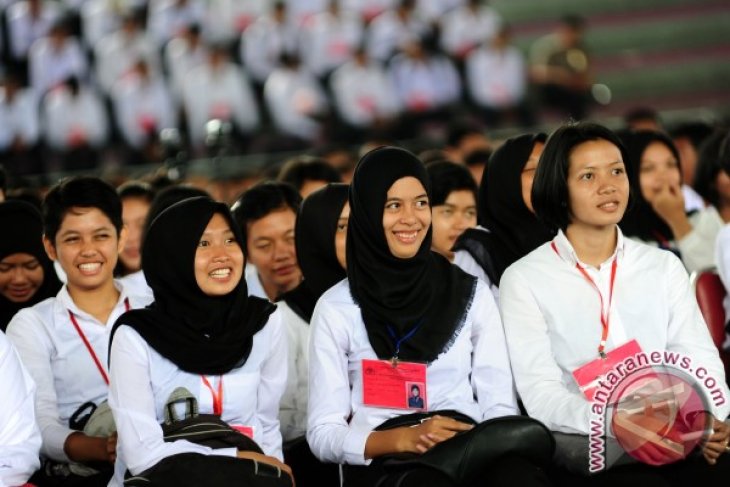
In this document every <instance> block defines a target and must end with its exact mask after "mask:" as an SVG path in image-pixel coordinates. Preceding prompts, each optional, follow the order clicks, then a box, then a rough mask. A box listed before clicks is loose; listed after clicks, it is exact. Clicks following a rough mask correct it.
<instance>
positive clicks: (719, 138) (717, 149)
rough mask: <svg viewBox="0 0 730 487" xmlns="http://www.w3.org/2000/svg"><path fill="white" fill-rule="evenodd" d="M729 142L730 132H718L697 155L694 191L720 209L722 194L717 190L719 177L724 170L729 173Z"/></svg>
mask: <svg viewBox="0 0 730 487" xmlns="http://www.w3.org/2000/svg"><path fill="white" fill-rule="evenodd" d="M729 141H730V132H728V131H727V130H718V131H717V132H715V133H714V134H712V135H711V136H709V137H708V138H707V139H706V140H705V141H704V142H703V143H702V145H700V148H699V151H698V154H697V167H696V169H695V178H694V189H695V191H697V193H698V194H699V195H700V196H702V197H703V198H704V199H705V200H707V202H708V203H710V204H711V205H712V206H714V207H715V208H719V206H720V193H719V192H718V190H717V175H718V174H720V171H723V170H725V171H726V172H727V169H726V168H727V166H726V164H727V162H730V161H727V159H730V157H728V155H727V154H726V152H727V150H728V145H730V144H729ZM723 149H725V150H723ZM723 156H724V158H723ZM723 159H725V161H724V160H723ZM723 163H725V164H723Z"/></svg>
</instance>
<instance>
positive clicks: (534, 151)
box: [454, 133, 552, 296]
mask: <svg viewBox="0 0 730 487" xmlns="http://www.w3.org/2000/svg"><path fill="white" fill-rule="evenodd" d="M546 139H547V136H546V135H545V134H543V133H538V134H523V135H519V136H517V137H512V138H511V139H507V140H506V141H505V142H504V144H502V145H501V146H500V147H499V148H498V149H497V150H495V151H494V154H492V156H491V157H490V158H489V164H488V165H489V170H488V171H484V174H483V175H482V181H481V185H480V187H479V199H478V213H479V224H480V226H481V228H475V229H471V230H466V231H465V232H464V234H463V235H462V236H461V238H459V240H458V241H457V242H456V244H455V247H454V248H455V249H457V250H467V251H468V252H469V253H470V254H471V255H472V257H474V260H476V261H477V262H478V263H479V265H480V266H481V267H482V269H483V270H484V274H485V275H486V277H487V281H486V282H487V283H488V284H491V286H492V289H493V290H494V291H495V296H497V295H498V291H496V289H497V288H498V286H499V281H500V279H501V278H502V274H503V273H504V271H505V269H507V267H509V266H510V265H511V264H512V263H513V262H515V261H516V260H518V259H520V258H522V257H524V256H525V255H527V254H528V253H529V252H531V251H533V250H534V249H535V248H537V247H538V246H540V245H542V244H543V243H545V242H546V241H548V240H550V238H551V237H552V234H551V233H550V232H549V231H548V229H547V228H545V226H544V225H543V224H542V223H541V222H540V221H538V219H537V217H535V212H534V211H533V209H532V204H531V202H530V191H531V190H532V180H533V177H534V176H535V168H537V164H538V161H539V160H540V154H542V150H543V148H544V147H545V140H546ZM485 229H486V230H487V231H485Z"/></svg>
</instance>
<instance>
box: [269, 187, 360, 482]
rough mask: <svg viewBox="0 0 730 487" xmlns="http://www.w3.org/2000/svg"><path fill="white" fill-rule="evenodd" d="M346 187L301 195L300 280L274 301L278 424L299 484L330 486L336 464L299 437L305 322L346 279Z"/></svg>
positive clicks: (303, 416)
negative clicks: (280, 371) (283, 338)
mask: <svg viewBox="0 0 730 487" xmlns="http://www.w3.org/2000/svg"><path fill="white" fill-rule="evenodd" d="M347 190H348V188H347V185H346V184H342V183H331V184H328V185H326V186H324V187H323V188H321V189H319V190H317V191H315V192H314V193H312V194H310V195H309V196H307V197H306V198H305V199H304V201H303V202H302V206H301V207H300V208H299V213H298V214H297V222H296V227H295V241H296V242H295V243H296V250H297V260H298V262H299V266H300V267H301V269H302V275H303V276H304V280H303V281H302V283H301V284H299V286H297V287H296V288H295V289H294V290H293V291H289V292H288V293H286V294H284V295H283V296H282V298H281V300H280V301H279V302H278V303H277V307H278V309H279V310H280V312H281V315H282V320H283V322H284V326H285V327H286V335H287V342H288V351H289V361H288V374H287V375H288V379H287V386H286V391H285V392H284V396H283V397H282V398H281V405H280V409H279V420H280V421H281V432H282V435H283V437H284V441H285V442H286V443H285V445H284V456H285V458H286V460H287V463H288V464H289V465H291V467H292V471H293V472H294V475H295V476H296V478H297V482H298V483H299V484H300V485H315V484H316V485H321V486H325V485H336V484H337V483H338V482H339V470H338V469H337V466H336V465H324V464H321V463H320V462H318V461H317V459H316V458H314V456H313V455H312V452H311V450H310V449H309V446H308V444H307V442H306V439H305V434H306V432H307V399H308V394H309V379H308V373H309V331H310V327H309V324H310V322H311V321H312V313H313V312H314V306H315V305H316V304H317V301H318V300H319V298H320V297H321V296H322V294H324V293H325V291H327V290H328V289H329V288H331V287H332V286H334V285H335V284H337V283H338V282H339V281H341V280H343V279H344V278H345V277H346V274H345V236H346V235H347V220H348V218H349V216H350V205H349V204H348V202H347Z"/></svg>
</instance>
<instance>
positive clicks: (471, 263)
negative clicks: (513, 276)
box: [452, 250, 499, 302]
mask: <svg viewBox="0 0 730 487" xmlns="http://www.w3.org/2000/svg"><path fill="white" fill-rule="evenodd" d="M452 264H454V265H455V266H457V267H459V268H460V269H461V270H462V271H464V272H466V273H467V274H471V275H472V276H474V277H477V278H479V279H481V280H482V281H483V282H484V284H486V285H487V286H488V287H489V290H490V291H492V296H494V300H495V301H496V302H498V301H499V288H498V287H497V286H495V285H494V283H493V282H492V281H491V280H490V279H489V276H487V273H486V272H484V268H483V267H482V266H480V265H479V263H478V262H477V261H476V260H474V257H472V256H471V253H470V252H469V251H468V250H457V251H456V252H454V261H453V262H452Z"/></svg>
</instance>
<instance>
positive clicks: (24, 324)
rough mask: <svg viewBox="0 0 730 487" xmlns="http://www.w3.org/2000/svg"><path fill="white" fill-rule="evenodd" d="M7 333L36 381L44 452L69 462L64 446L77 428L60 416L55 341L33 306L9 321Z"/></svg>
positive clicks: (42, 451) (37, 407)
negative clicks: (55, 382) (53, 368)
mask: <svg viewBox="0 0 730 487" xmlns="http://www.w3.org/2000/svg"><path fill="white" fill-rule="evenodd" d="M7 333H8V338H9V339H10V341H11V342H12V343H13V345H14V346H15V349H16V350H17V351H18V355H20V358H21V360H22V361H23V365H24V366H25V368H26V369H27V370H28V372H29V373H30V376H31V377H32V378H33V381H34V382H35V384H36V399H35V414H36V420H37V421H38V426H39V427H40V431H41V435H42V437H43V445H42V447H41V453H42V454H43V455H45V456H47V457H49V458H51V459H53V460H57V461H60V462H68V461H69V458H68V456H67V455H66V452H64V450H63V446H64V444H65V443H66V438H67V437H68V436H69V435H70V434H71V433H73V432H74V431H73V430H72V429H71V428H69V427H68V426H67V425H65V424H62V423H61V420H60V419H59V418H60V414H59V412H58V398H57V397H56V388H55V386H54V377H53V370H52V368H51V353H52V349H53V345H52V344H51V341H50V339H49V337H48V335H47V334H46V333H44V332H43V325H42V319H41V317H40V316H39V315H38V313H36V312H35V311H34V310H33V309H24V310H22V311H20V312H19V313H18V314H16V315H15V317H14V318H13V319H12V320H11V321H10V324H9V325H8V331H7Z"/></svg>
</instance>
